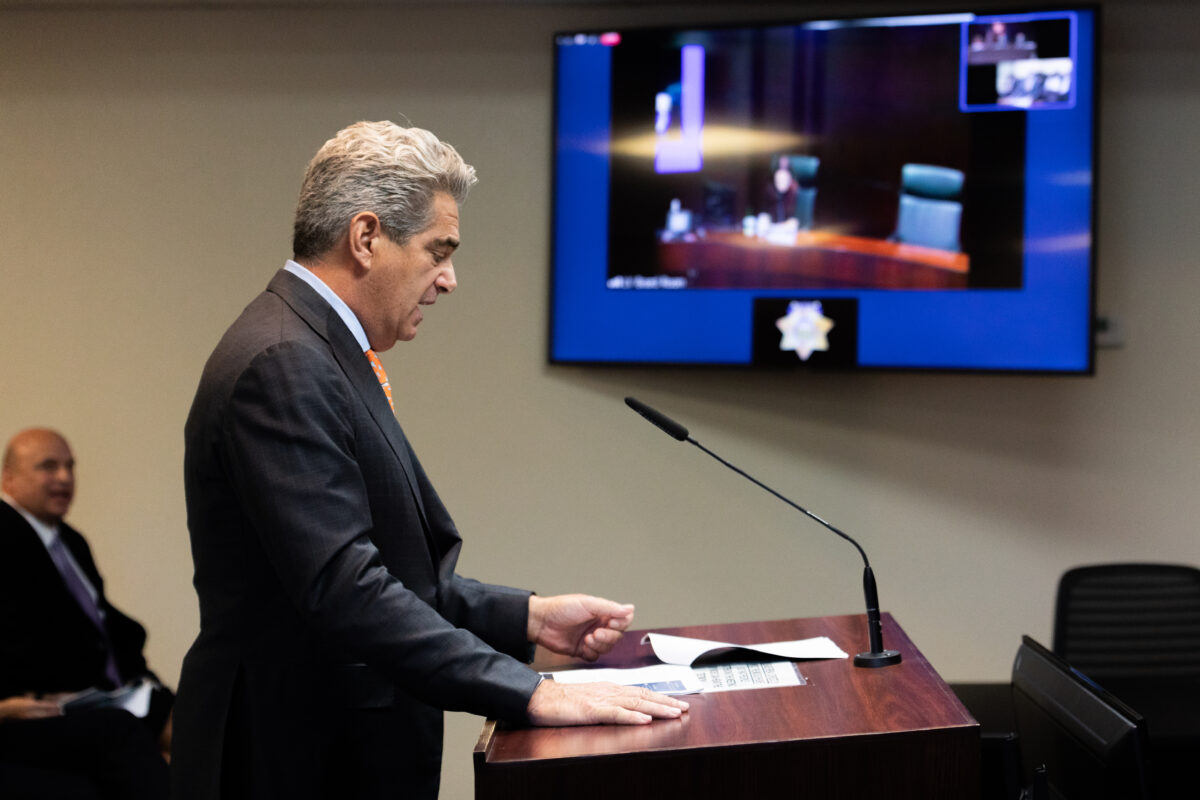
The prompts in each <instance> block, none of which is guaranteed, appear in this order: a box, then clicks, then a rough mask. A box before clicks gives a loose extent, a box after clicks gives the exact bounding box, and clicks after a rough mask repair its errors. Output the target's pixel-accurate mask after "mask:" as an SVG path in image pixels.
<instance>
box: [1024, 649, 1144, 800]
mask: <svg viewBox="0 0 1200 800" xmlns="http://www.w3.org/2000/svg"><path fill="white" fill-rule="evenodd" d="M1012 688H1013V711H1014V713H1015V716H1016V724H1017V735H1018V737H1019V738H1020V747H1021V767H1022V771H1023V773H1024V775H1023V778H1024V781H1025V783H1026V785H1027V786H1028V785H1034V784H1036V783H1038V781H1037V780H1035V778H1039V776H1038V775H1037V772H1038V771H1039V769H1040V768H1042V767H1044V782H1045V783H1047V784H1048V786H1047V787H1046V788H1047V789H1048V794H1047V795H1046V796H1047V797H1053V798H1062V800H1104V799H1105V798H1112V799H1113V800H1116V799H1117V798H1121V800H1144V799H1147V798H1149V797H1150V791H1149V775H1148V769H1147V760H1148V759H1147V752H1148V747H1149V745H1148V738H1147V733H1146V721H1145V719H1144V718H1143V717H1142V715H1141V714H1139V713H1138V712H1136V711H1134V710H1133V709H1132V708H1130V707H1129V706H1127V705H1125V704H1124V703H1123V702H1121V701H1120V700H1119V699H1117V698H1116V697H1114V696H1113V695H1111V694H1109V693H1108V692H1106V691H1105V690H1104V689H1103V688H1101V687H1100V686H1099V685H1097V684H1096V683H1095V682H1094V681H1092V680H1091V679H1090V678H1088V677H1087V676H1086V675H1084V674H1083V673H1082V672H1080V671H1079V670H1077V669H1075V668H1074V667H1072V666H1071V665H1070V664H1068V663H1067V662H1066V661H1064V660H1063V659H1061V658H1059V657H1058V656H1056V655H1054V653H1052V652H1050V651H1049V650H1047V649H1046V648H1045V647H1043V646H1042V645H1040V644H1038V643H1037V642H1036V641H1034V640H1033V639H1031V638H1030V637H1028V636H1024V637H1022V643H1021V647H1020V649H1019V650H1017V657H1016V660H1015V661H1014V662H1013V671H1012ZM1039 793H1040V792H1039ZM1037 794H1038V793H1035V794H1034V795H1033V796H1034V797H1035V798H1037ZM1037 800H1040V798H1037Z"/></svg>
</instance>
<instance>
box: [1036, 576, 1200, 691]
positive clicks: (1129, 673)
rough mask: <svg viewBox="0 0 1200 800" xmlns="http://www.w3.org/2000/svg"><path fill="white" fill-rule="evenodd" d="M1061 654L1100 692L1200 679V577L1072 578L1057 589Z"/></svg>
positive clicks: (1057, 634)
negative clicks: (1117, 685) (1104, 687)
mask: <svg viewBox="0 0 1200 800" xmlns="http://www.w3.org/2000/svg"><path fill="white" fill-rule="evenodd" d="M1054 652H1055V653H1056V654H1057V655H1059V656H1061V657H1063V658H1065V659H1066V660H1067V661H1068V662H1070V663H1071V665H1072V666H1074V667H1076V668H1077V669H1080V670H1082V671H1083V672H1085V673H1086V674H1087V675H1089V676H1090V677H1091V678H1093V679H1094V680H1097V681H1099V682H1100V683H1101V684H1104V683H1105V682H1106V681H1109V682H1113V681H1118V682H1126V681H1149V680H1156V679H1163V678H1169V679H1177V678H1200V569H1196V568H1195V567H1190V566H1183V565H1179V564H1099V565H1094V566H1086V567H1076V568H1074V569H1071V570H1068V571H1067V572H1065V573H1064V574H1063V576H1062V578H1061V580H1060V581H1059V584H1058V601H1057V605H1056V610H1055V613H1054Z"/></svg>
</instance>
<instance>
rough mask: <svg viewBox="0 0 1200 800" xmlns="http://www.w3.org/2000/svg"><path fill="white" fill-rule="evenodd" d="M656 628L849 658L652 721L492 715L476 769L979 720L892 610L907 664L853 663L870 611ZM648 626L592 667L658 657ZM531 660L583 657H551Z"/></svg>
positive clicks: (906, 730)
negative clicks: (822, 643)
mask: <svg viewBox="0 0 1200 800" xmlns="http://www.w3.org/2000/svg"><path fill="white" fill-rule="evenodd" d="M657 630H658V631H659V632H662V633H670V634H676V635H679V636H691V637H695V638H700V639H711V640H716V641H724V642H731V643H744V644H752V643H756V642H768V641H785V640H791V639H807V638H810V637H813V636H828V637H829V638H830V639H832V640H833V641H834V643H836V644H837V645H838V646H839V647H841V648H842V649H843V650H845V651H846V652H847V653H850V654H851V658H848V659H835V660H824V661H801V662H799V664H798V666H799V667H800V672H801V674H802V675H803V676H804V677H805V679H806V680H807V685H805V686H791V687H782V688H769V689H750V690H744V691H730V692H714V693H709V694H699V695H689V696H688V697H687V700H688V703H689V704H690V706H691V708H690V710H689V711H688V712H687V713H685V714H684V715H683V716H682V717H681V718H680V719H676V720H655V721H654V722H651V723H650V724H648V725H639V726H628V727H626V726H605V725H592V726H583V727H577V728H513V727H508V726H505V725H503V724H499V723H495V722H493V721H491V720H489V721H488V722H487V723H486V724H485V725H484V729H483V732H482V734H481V735H480V737H479V741H478V742H477V743H476V745H475V753H474V758H475V761H476V769H477V770H478V769H479V768H481V767H483V768H487V767H489V766H501V765H505V764H512V765H515V764H518V763H522V762H529V761H544V760H547V759H550V760H554V759H575V758H594V757H604V756H617V755H622V754H628V753H633V752H647V751H656V750H664V751H665V750H696V749H705V748H722V747H751V748H753V747H772V746H779V745H782V744H789V743H796V742H798V741H801V740H811V741H812V742H813V743H817V744H819V743H820V741H821V740H825V739H845V738H846V737H863V736H865V737H872V736H883V737H891V736H903V735H905V734H911V733H915V732H925V731H930V730H935V729H951V728H969V727H975V726H976V725H977V723H976V722H975V720H974V719H972V718H971V715H970V714H969V713H968V712H967V710H966V709H965V708H964V707H963V705H962V703H960V702H959V701H958V699H957V698H956V697H955V696H954V693H953V692H952V691H951V690H950V687H949V686H947V685H946V683H945V681H943V680H942V679H941V677H940V676H939V675H938V674H937V672H935V671H934V669H933V667H931V666H930V664H929V662H928V661H926V660H925V657H924V656H923V655H922V654H921V652H920V651H919V650H917V648H916V646H915V645H914V644H913V643H912V641H911V640H910V639H909V638H908V636H907V635H906V634H905V633H904V631H903V630H901V628H900V626H899V625H897V624H896V622H895V620H893V619H892V617H891V615H890V614H884V615H883V639H884V646H885V647H888V648H890V649H894V650H899V651H900V652H901V654H902V656H903V661H902V662H901V663H899V664H896V665H894V666H889V667H882V668H878V669H868V668H860V667H855V666H854V664H853V654H854V653H857V652H861V651H863V650H866V649H867V622H866V615H865V614H855V615H848V616H834V617H814V618H809V619H788V620H774V621H768V622H742V623H731V624H722V625H693V626H687V627H682V628H662V629H657ZM646 632H647V631H629V632H628V633H626V635H625V636H624V637H623V638H622V640H621V642H620V643H619V644H618V645H617V647H616V648H614V649H613V651H612V652H611V653H609V654H608V655H606V656H605V657H604V658H602V659H600V661H598V662H596V666H603V667H639V666H648V665H650V664H655V663H658V661H657V659H656V658H655V657H654V654H653V652H652V651H651V649H650V646H649V645H642V644H640V642H641V639H642V637H643V634H645V633H646ZM539 653H540V651H539ZM535 666H536V667H538V668H540V669H552V668H556V667H562V666H586V664H585V663H584V662H576V661H572V660H570V659H566V658H562V657H558V656H552V655H549V654H546V657H545V658H539V660H538V661H537V662H536V663H535Z"/></svg>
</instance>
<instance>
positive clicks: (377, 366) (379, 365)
mask: <svg viewBox="0 0 1200 800" xmlns="http://www.w3.org/2000/svg"><path fill="white" fill-rule="evenodd" d="M367 360H368V361H370V362H371V369H373V370H375V377H376V378H378V379H379V385H380V386H382V387H383V393H384V394H386V395H387V399H388V405H389V406H391V407H392V413H393V414H395V413H396V404H395V403H393V402H392V385H391V384H390V383H388V376H387V372H386V371H385V370H384V369H383V362H382V361H380V360H379V356H377V355H375V351H374V350H371V349H370V348H367Z"/></svg>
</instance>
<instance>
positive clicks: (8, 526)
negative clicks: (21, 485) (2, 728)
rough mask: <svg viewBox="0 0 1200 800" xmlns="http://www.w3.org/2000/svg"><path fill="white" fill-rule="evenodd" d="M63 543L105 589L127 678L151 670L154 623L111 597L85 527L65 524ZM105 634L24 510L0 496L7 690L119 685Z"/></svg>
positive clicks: (0, 628) (0, 676)
mask: <svg viewBox="0 0 1200 800" xmlns="http://www.w3.org/2000/svg"><path fill="white" fill-rule="evenodd" d="M60 533H61V536H62V540H63V543H64V544H65V545H66V546H67V549H69V550H70V551H71V555H72V556H74V557H75V561H76V562H78V564H79V566H80V568H81V569H82V570H83V571H84V572H85V573H86V574H87V576H88V580H90V581H91V582H92V586H94V587H95V588H96V591H97V592H98V593H99V594H100V607H101V609H102V610H103V611H104V616H105V627H106V628H107V629H108V638H109V640H110V641H111V643H112V648H113V652H114V654H115V655H116V658H117V668H118V669H119V670H120V672H121V676H122V677H123V678H124V679H126V680H133V679H136V678H138V677H141V676H143V675H149V674H150V673H149V670H148V669H147V668H146V660H145V658H144V657H143V656H142V647H143V645H145V643H146V630H145V629H144V628H143V627H142V626H141V625H139V624H138V623H137V622H135V621H134V620H132V619H130V618H129V617H127V616H125V615H124V614H122V613H121V612H120V611H119V610H117V609H116V608H113V606H112V604H111V603H109V602H108V599H107V598H106V597H105V596H104V581H103V580H102V579H101V577H100V573H99V572H98V571H97V570H96V563H95V561H93V560H92V553H91V550H90V549H89V548H88V545H87V542H86V541H84V539H83V537H82V536H80V535H79V533H78V532H77V531H76V530H75V529H74V528H72V527H71V526H69V525H67V524H65V523H64V524H62V525H60ZM105 660H106V645H105V643H104V637H103V636H102V635H101V633H100V631H99V629H97V628H96V626H95V625H94V624H93V623H92V621H91V619H90V618H89V617H88V616H87V614H85V613H84V611H83V609H81V608H80V607H79V604H78V603H77V602H76V601H75V598H74V597H72V596H71V593H70V591H69V590H68V589H67V587H66V585H65V584H64V583H63V580H62V576H61V575H60V574H59V572H58V569H57V568H56V567H55V566H54V562H53V561H52V560H51V559H50V554H49V553H47V552H46V547H45V545H43V544H42V542H41V540H40V539H39V538H38V535H37V533H36V532H35V531H34V530H33V528H32V527H31V526H30V525H29V523H28V522H27V521H26V520H25V518H24V517H23V516H21V514H20V512H18V511H17V510H16V509H14V508H13V507H12V506H10V505H8V504H7V503H4V502H0V697H9V696H12V695H15V694H22V693H25V692H31V691H32V692H61V691H75V690H78V689H86V688H88V687H89V686H100V687H103V688H111V686H110V683H109V681H108V679H107V678H106V677H105V675H104V665H105Z"/></svg>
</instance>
